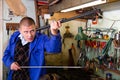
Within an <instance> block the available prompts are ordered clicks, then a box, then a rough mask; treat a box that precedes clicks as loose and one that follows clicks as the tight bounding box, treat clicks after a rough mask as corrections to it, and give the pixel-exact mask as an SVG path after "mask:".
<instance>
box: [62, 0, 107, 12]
mask: <svg viewBox="0 0 120 80" xmlns="http://www.w3.org/2000/svg"><path fill="white" fill-rule="evenodd" d="M106 2H107V1H106V0H95V1H92V2H89V3H85V4H82V5H79V6H75V7H71V8H68V9H64V10H61V12H69V11H73V10H78V9H81V8H86V7H91V6H95V5H99V4H103V3H106Z"/></svg>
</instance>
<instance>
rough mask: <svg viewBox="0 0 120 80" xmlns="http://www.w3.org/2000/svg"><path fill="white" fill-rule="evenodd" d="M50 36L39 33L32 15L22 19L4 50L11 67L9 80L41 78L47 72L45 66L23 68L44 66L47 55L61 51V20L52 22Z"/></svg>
mask: <svg viewBox="0 0 120 80" xmlns="http://www.w3.org/2000/svg"><path fill="white" fill-rule="evenodd" d="M50 26H51V27H50V32H51V35H50V37H48V36H46V35H44V34H41V33H37V31H36V27H35V22H34V20H33V19H32V18H30V17H24V18H23V19H22V20H21V21H20V26H19V29H18V31H16V32H14V33H13V35H12V36H11V38H10V40H9V44H8V46H7V48H6V49H5V51H4V56H3V62H4V64H5V65H6V66H7V67H8V68H10V71H9V74H8V80H39V79H40V76H42V75H44V74H45V69H44V68H21V67H24V66H27V67H30V66H38V67H39V66H44V65H45V58H44V57H45V55H44V51H46V52H48V53H59V52H61V45H62V44H61V36H60V33H59V31H58V28H59V27H60V26H61V24H60V22H59V21H58V22H56V21H53V22H52V23H51V24H50Z"/></svg>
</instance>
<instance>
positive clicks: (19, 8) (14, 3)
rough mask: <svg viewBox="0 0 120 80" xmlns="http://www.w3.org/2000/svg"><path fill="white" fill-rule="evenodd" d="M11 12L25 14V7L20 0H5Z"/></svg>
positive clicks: (17, 14)
mask: <svg viewBox="0 0 120 80" xmlns="http://www.w3.org/2000/svg"><path fill="white" fill-rule="evenodd" d="M5 1H6V3H7V4H8V6H9V8H10V10H11V11H13V14H14V15H16V16H26V11H27V9H26V7H25V6H24V4H23V3H22V1H21V0H5Z"/></svg>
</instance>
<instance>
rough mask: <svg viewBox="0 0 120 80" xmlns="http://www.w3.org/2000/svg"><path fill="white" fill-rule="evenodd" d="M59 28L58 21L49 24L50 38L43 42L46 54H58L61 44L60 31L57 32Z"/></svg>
mask: <svg viewBox="0 0 120 80" xmlns="http://www.w3.org/2000/svg"><path fill="white" fill-rule="evenodd" d="M60 27H61V23H60V21H57V22H56V21H53V22H52V23H51V24H50V32H51V34H50V38H49V39H47V41H46V42H45V49H46V52H48V53H60V52H61V47H62V42H61V35H60V31H59V30H58V29H59V28H60Z"/></svg>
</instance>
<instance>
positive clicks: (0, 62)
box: [0, 0, 3, 80]
mask: <svg viewBox="0 0 120 80" xmlns="http://www.w3.org/2000/svg"><path fill="white" fill-rule="evenodd" d="M2 6H3V4H2V0H0V38H1V39H0V53H3V43H2V41H3V40H2V37H3V30H2V29H3V28H2ZM1 59H2V54H0V80H2V76H3V74H2V71H3V69H2V67H3V66H2V61H1Z"/></svg>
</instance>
